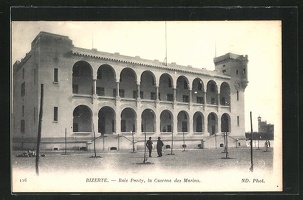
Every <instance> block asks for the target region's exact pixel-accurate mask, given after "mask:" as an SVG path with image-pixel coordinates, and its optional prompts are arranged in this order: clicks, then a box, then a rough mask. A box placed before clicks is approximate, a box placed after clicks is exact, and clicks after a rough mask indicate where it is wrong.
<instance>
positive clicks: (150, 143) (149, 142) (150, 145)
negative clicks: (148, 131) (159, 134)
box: [146, 137, 153, 157]
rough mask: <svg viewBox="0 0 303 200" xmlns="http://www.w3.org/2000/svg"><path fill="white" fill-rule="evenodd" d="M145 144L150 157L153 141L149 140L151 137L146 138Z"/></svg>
mask: <svg viewBox="0 0 303 200" xmlns="http://www.w3.org/2000/svg"><path fill="white" fill-rule="evenodd" d="M146 146H147V148H148V152H149V157H152V156H151V153H152V150H153V142H152V141H151V137H149V140H147V142H146Z"/></svg>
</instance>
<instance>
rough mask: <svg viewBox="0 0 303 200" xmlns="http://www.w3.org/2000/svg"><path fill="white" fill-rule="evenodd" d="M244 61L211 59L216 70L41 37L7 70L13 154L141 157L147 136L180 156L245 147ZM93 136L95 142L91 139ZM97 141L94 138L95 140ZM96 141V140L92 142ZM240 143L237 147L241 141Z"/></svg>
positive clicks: (232, 57) (53, 36)
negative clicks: (134, 152) (124, 153)
mask: <svg viewBox="0 0 303 200" xmlns="http://www.w3.org/2000/svg"><path fill="white" fill-rule="evenodd" d="M247 63H248V57H247V56H246V55H245V56H242V55H236V54H232V53H227V54H225V55H223V56H219V57H216V58H214V64H215V70H214V71H210V70H206V69H198V68H193V67H191V66H180V65H178V64H176V63H168V64H164V63H162V62H160V61H158V60H147V59H143V58H140V57H138V56H135V57H130V56H125V55H120V54H119V53H106V52H100V51H97V50H96V49H92V50H90V49H83V48H79V47H75V46H74V45H73V43H72V41H71V40H70V39H69V38H68V37H67V36H63V35H56V34H52V33H47V32H40V33H39V34H38V35H37V36H36V38H35V39H34V40H33V41H32V44H31V50H30V52H29V53H27V54H26V56H25V57H24V58H23V59H22V60H21V61H16V62H15V63H14V65H13V109H12V120H13V123H12V128H13V129H12V130H13V131H12V136H13V147H14V148H19V149H20V148H36V142H37V134H38V123H39V110H40V96H41V84H43V86H44V97H43V115H42V124H41V127H42V132H41V136H42V138H41V149H52V150H57V149H61V150H62V149H64V148H65V147H66V148H67V149H90V150H91V149H93V146H94V145H93V143H94V141H95V147H96V148H97V149H98V150H109V149H117V150H119V149H132V148H133V143H134V146H135V148H136V149H143V147H144V141H145V136H146V137H147V138H148V137H152V140H153V141H154V143H155V142H156V140H157V138H158V137H161V138H162V140H163V142H164V144H165V147H164V148H171V147H172V146H171V144H172V140H173V148H176V149H178V148H179V149H180V148H182V147H183V145H184V144H185V145H186V148H191V149H195V148H212V147H222V146H223V143H224V137H223V134H224V133H225V132H227V134H228V146H233V147H235V146H241V145H244V144H245V139H244V138H245V130H244V126H245V119H244V91H245V88H246V86H247V84H248V80H247ZM94 133H95V134H94ZM94 135H95V136H94ZM94 138H95V139H94ZM242 139H243V140H242Z"/></svg>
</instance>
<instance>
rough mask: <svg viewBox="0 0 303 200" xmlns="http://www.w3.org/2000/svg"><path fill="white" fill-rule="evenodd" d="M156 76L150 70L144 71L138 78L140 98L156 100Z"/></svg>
mask: <svg viewBox="0 0 303 200" xmlns="http://www.w3.org/2000/svg"><path fill="white" fill-rule="evenodd" d="M156 92H157V88H156V78H155V75H154V74H153V73H152V72H151V71H144V72H143V73H142V74H141V79H140V98H141V99H151V100H156V97H157V94H156Z"/></svg>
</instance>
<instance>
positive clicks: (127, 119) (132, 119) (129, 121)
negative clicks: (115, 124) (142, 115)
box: [121, 108, 137, 133]
mask: <svg viewBox="0 0 303 200" xmlns="http://www.w3.org/2000/svg"><path fill="white" fill-rule="evenodd" d="M136 120H137V115H136V112H135V111H134V109H132V108H125V109H123V111H122V112H121V133H123V132H131V131H132V132H136V130H137V128H136Z"/></svg>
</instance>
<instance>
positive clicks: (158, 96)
mask: <svg viewBox="0 0 303 200" xmlns="http://www.w3.org/2000/svg"><path fill="white" fill-rule="evenodd" d="M158 97H159V100H160V101H161V96H160V92H159V93H158Z"/></svg>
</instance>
